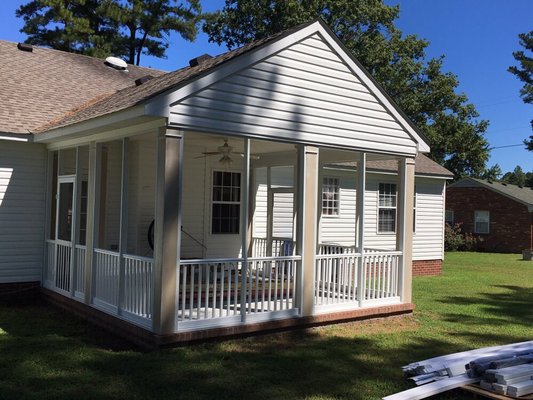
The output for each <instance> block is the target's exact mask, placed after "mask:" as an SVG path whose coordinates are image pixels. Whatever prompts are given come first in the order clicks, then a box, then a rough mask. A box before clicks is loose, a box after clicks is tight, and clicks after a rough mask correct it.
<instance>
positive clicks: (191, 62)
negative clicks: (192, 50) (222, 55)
mask: <svg viewBox="0 0 533 400" xmlns="http://www.w3.org/2000/svg"><path fill="white" fill-rule="evenodd" d="M210 58H213V57H212V56H210V55H209V54H202V55H201V56H198V57H195V58H192V59H190V60H189V65H190V66H191V67H197V66H198V65H200V64H202V63H203V62H204V61H207V60H209V59H210Z"/></svg>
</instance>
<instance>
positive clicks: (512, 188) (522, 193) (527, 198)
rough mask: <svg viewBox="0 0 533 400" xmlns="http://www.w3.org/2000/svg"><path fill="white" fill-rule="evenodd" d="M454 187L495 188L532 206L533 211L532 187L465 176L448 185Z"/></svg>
mask: <svg viewBox="0 0 533 400" xmlns="http://www.w3.org/2000/svg"><path fill="white" fill-rule="evenodd" d="M454 187H457V188H459V187H483V188H487V189H490V190H493V191H494V192H496V193H499V194H502V195H504V196H506V197H509V198H511V199H513V200H515V201H518V202H519V203H522V204H525V205H526V206H528V207H529V208H530V211H533V188H530V187H520V186H517V185H511V184H505V183H501V182H489V181H487V180H484V179H476V178H464V179H461V180H460V181H457V182H455V183H453V184H451V185H450V186H448V188H454Z"/></svg>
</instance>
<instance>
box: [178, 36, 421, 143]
mask: <svg viewBox="0 0 533 400" xmlns="http://www.w3.org/2000/svg"><path fill="white" fill-rule="evenodd" d="M170 113H171V115H170V119H171V121H172V123H175V124H178V125H180V126H183V127H191V128H197V129H203V130H212V131H216V132H221V133H224V132H227V133H231V134H245V135H253V136H257V137H266V138H280V139H286V140H291V141H296V142H300V143H316V144H324V145H331V144H332V143H334V144H336V145H339V146H346V147H351V148H359V149H366V150H374V151H379V152H391V153H397V154H414V153H415V152H416V145H415V143H414V142H413V140H412V139H411V138H410V136H409V135H408V134H407V133H406V132H405V131H404V130H403V129H402V127H401V126H400V124H399V123H398V122H397V121H396V120H395V119H394V118H393V117H392V115H391V114H390V113H389V112H388V111H387V110H386V109H385V108H384V107H383V106H382V104H381V103H380V102H379V101H378V100H377V98H376V97H375V96H374V95H373V94H372V93H371V92H370V91H369V89H368V88H367V87H366V86H365V85H364V84H363V83H362V82H361V81H360V80H359V79H358V78H357V77H356V76H355V75H354V74H353V73H352V72H351V71H350V70H349V69H348V67H347V66H346V65H345V64H344V63H343V62H342V60H341V59H340V58H339V57H338V56H337V54H336V53H334V52H333V51H332V50H331V49H330V48H329V47H328V45H326V44H325V43H324V42H323V41H322V40H320V38H319V36H318V35H315V36H313V37H310V38H307V39H306V40H304V41H303V42H301V43H298V44H294V45H292V46H291V47H289V48H287V49H285V50H283V51H281V52H279V53H278V54H276V55H274V56H271V57H269V58H268V59H265V60H263V61H262V62H260V63H257V64H255V65H254V66H253V67H250V68H247V69H245V70H243V71H241V72H239V73H237V74H234V75H232V76H230V77H228V78H226V79H224V80H222V81H220V82H217V83H215V84H213V85H212V86H210V87H209V88H207V89H204V90H202V91H200V92H198V93H196V94H195V95H193V96H191V97H188V98H186V99H185V100H183V101H182V102H180V103H178V104H175V105H173V106H172V107H171V109H170Z"/></svg>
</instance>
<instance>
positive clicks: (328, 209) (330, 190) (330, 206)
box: [322, 177, 340, 215]
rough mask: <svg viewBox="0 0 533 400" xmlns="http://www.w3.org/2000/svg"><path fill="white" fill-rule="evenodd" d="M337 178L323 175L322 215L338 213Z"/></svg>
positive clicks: (338, 193)
mask: <svg viewBox="0 0 533 400" xmlns="http://www.w3.org/2000/svg"><path fill="white" fill-rule="evenodd" d="M339 205H340V184H339V178H330V177H325V178H324V179H323V181H322V215H339V208H340V207H339Z"/></svg>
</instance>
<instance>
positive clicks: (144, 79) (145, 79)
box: [135, 75, 153, 86]
mask: <svg viewBox="0 0 533 400" xmlns="http://www.w3.org/2000/svg"><path fill="white" fill-rule="evenodd" d="M152 78H153V76H152V75H145V76H141V77H140V78H137V79H135V86H141V85H142V84H143V83H146V82H148V81H149V80H150V79H152Z"/></svg>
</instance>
